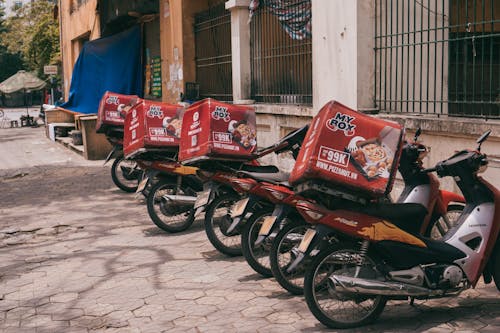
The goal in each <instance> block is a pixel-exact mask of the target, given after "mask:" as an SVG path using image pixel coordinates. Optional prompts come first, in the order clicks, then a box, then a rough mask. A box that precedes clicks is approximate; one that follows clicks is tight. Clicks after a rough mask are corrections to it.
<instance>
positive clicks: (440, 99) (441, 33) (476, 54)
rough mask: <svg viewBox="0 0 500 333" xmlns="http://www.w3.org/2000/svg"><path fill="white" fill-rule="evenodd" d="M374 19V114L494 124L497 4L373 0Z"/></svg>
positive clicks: (498, 67)
mask: <svg viewBox="0 0 500 333" xmlns="http://www.w3.org/2000/svg"><path fill="white" fill-rule="evenodd" d="M495 2H496V5H495ZM376 14H377V15H376V21H375V33H376V36H375V47H376V52H375V54H376V55H375V66H376V69H377V70H376V78H375V87H376V91H375V98H376V103H377V105H378V107H379V108H380V109H381V110H383V111H388V112H409V113H427V114H436V115H438V116H439V115H442V114H449V115H453V116H465V117H481V118H499V117H500V112H499V111H500V110H499V105H500V104H499V103H500V98H499V94H500V79H499V78H500V75H499V74H500V47H499V46H500V4H499V3H498V1H496V0H415V1H414V0H376Z"/></svg>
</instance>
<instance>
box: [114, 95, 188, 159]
mask: <svg viewBox="0 0 500 333" xmlns="http://www.w3.org/2000/svg"><path fill="white" fill-rule="evenodd" d="M183 113H184V108H183V107H182V106H179V105H175V104H167V103H161V102H155V101H148V100H142V102H141V103H139V104H137V105H136V106H135V107H134V108H132V109H131V110H130V111H129V112H128V113H127V115H126V117H125V129H124V132H125V133H124V138H123V139H124V140H123V152H124V154H125V156H126V157H128V158H129V157H133V156H136V155H137V154H142V153H145V152H148V151H152V150H155V151H156V150H167V151H173V150H177V149H178V148H179V141H180V140H179V138H180V133H181V127H182V115H183Z"/></svg>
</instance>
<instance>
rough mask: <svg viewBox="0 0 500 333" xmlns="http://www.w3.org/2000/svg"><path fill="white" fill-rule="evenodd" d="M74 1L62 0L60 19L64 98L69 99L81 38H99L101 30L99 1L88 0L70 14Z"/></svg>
mask: <svg viewBox="0 0 500 333" xmlns="http://www.w3.org/2000/svg"><path fill="white" fill-rule="evenodd" d="M71 3H72V0H61V1H60V7H59V17H60V20H61V36H60V38H61V56H62V66H63V69H62V70H63V80H64V96H65V97H66V98H67V97H68V92H69V86H70V84H71V75H72V73H73V65H74V64H75V61H76V59H77V58H78V55H79V54H80V51H81V47H82V43H81V40H80V39H81V38H82V37H84V38H88V39H89V40H93V39H96V38H99V37H100V35H101V29H100V26H99V16H98V15H96V10H95V9H96V5H97V0H88V1H87V2H85V3H84V4H82V6H81V7H80V8H79V9H78V10H75V11H73V12H70V9H71Z"/></svg>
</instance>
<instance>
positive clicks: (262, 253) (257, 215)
mask: <svg viewBox="0 0 500 333" xmlns="http://www.w3.org/2000/svg"><path fill="white" fill-rule="evenodd" d="M272 213H273V210H272V209H264V210H259V211H255V212H253V214H252V216H251V217H250V218H249V219H248V221H246V222H245V226H244V227H243V230H242V231H241V250H242V252H243V256H244V257H245V259H246V261H247V263H248V264H249V265H250V267H252V268H253V270H254V271H256V272H257V273H259V274H260V275H262V276H263V277H271V276H273V273H272V272H271V263H270V262H269V252H270V248H271V244H269V242H268V241H267V240H265V241H264V242H262V243H261V244H259V245H257V246H256V245H255V241H256V240H257V238H258V236H259V230H260V227H261V226H262V223H263V222H264V219H265V218H266V217H268V216H271V215H272Z"/></svg>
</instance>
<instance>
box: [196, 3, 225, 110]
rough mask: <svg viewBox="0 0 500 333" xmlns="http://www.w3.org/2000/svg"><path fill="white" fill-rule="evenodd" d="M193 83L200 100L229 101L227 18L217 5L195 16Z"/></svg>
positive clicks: (220, 6)
mask: <svg viewBox="0 0 500 333" xmlns="http://www.w3.org/2000/svg"><path fill="white" fill-rule="evenodd" d="M194 33H195V45H196V81H197V83H198V84H199V88H200V97H201V98H205V97H214V98H216V99H219V100H223V101H231V100H232V99H233V84H232V68H231V14H230V12H229V11H226V10H225V8H224V3H220V4H218V5H216V6H213V7H211V8H210V9H208V10H206V11H203V12H201V13H198V14H197V15H196V16H195V24H194Z"/></svg>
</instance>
